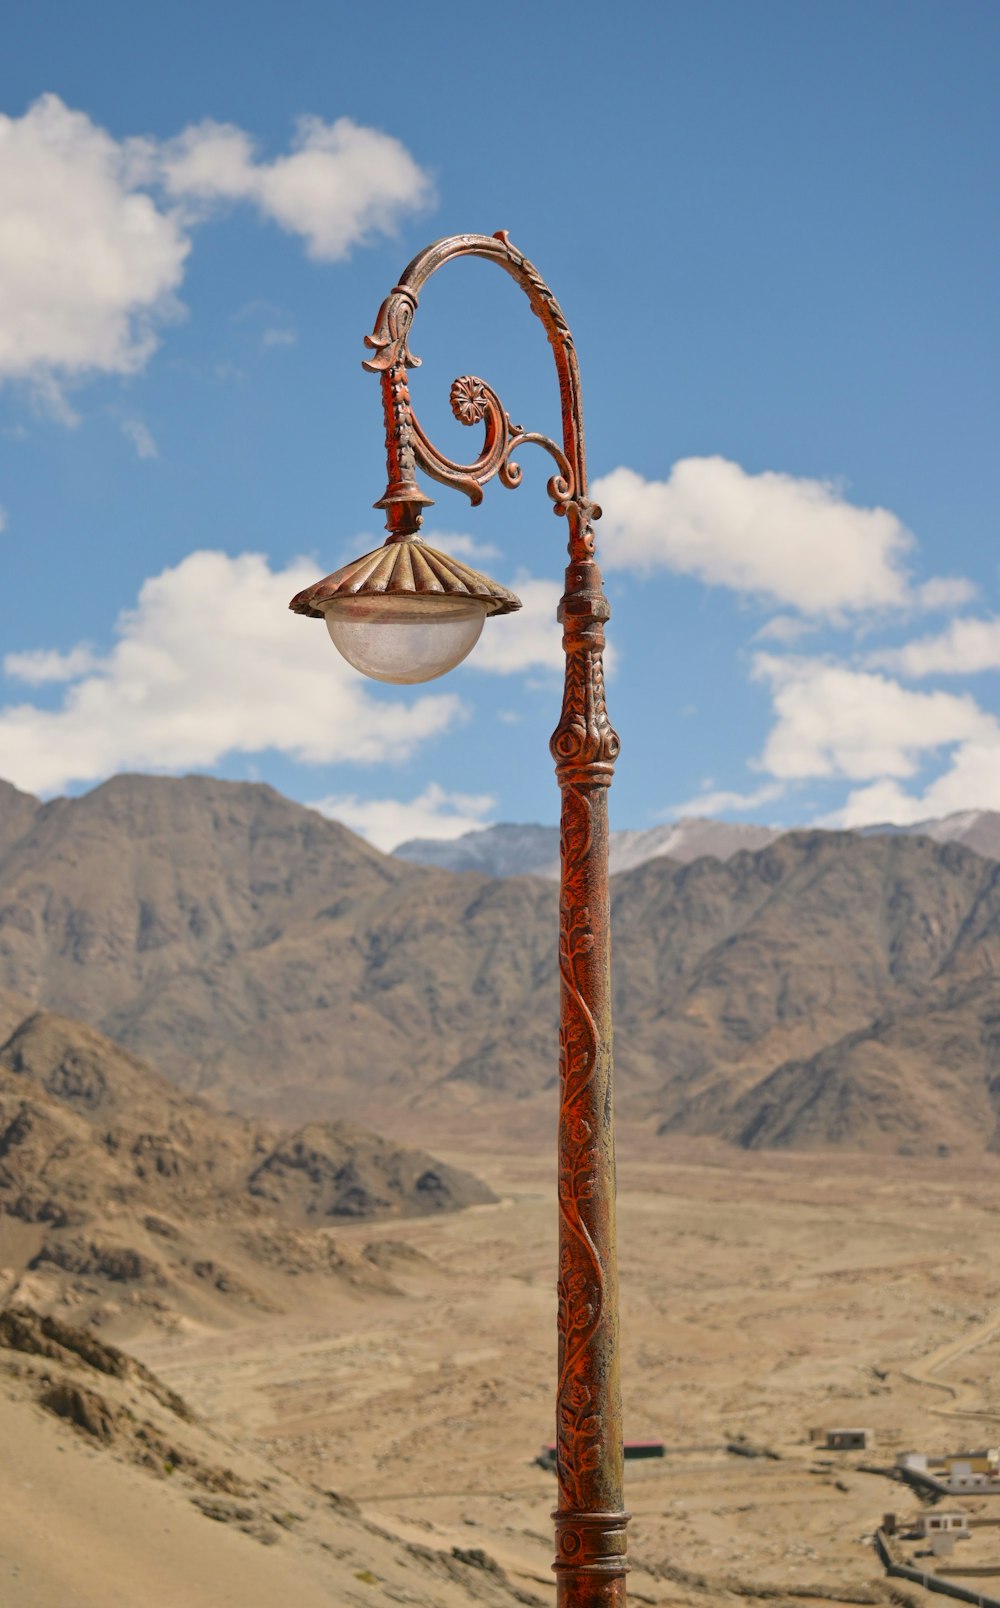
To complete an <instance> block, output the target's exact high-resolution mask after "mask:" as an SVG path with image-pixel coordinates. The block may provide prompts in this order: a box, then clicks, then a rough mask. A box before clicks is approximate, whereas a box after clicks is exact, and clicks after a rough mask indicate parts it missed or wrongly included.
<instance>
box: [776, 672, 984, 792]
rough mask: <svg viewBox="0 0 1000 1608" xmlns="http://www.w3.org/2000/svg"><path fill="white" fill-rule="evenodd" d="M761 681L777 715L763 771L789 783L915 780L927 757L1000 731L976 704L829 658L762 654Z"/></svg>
mask: <svg viewBox="0 0 1000 1608" xmlns="http://www.w3.org/2000/svg"><path fill="white" fill-rule="evenodd" d="M754 676H755V678H756V679H758V680H762V681H766V682H768V683H769V684H770V686H771V689H772V694H773V698H774V710H775V714H776V716H777V720H776V724H775V725H774V727H773V729H772V730H771V732H770V734H769V736H768V738H767V742H766V744H765V746H764V752H763V754H762V756H761V759H760V762H759V763H760V768H761V769H763V770H766V771H767V772H769V773H770V774H771V775H772V776H775V777H779V778H781V779H782V780H783V781H793V780H797V779H803V778H806V777H824V776H826V777H834V776H843V777H848V778H850V779H851V780H859V781H860V780H866V779H868V778H876V777H886V776H897V777H899V776H912V775H913V774H914V773H915V772H916V770H917V769H918V766H919V764H920V762H921V759H922V758H923V757H925V756H928V755H931V754H933V753H935V752H937V751H938V750H940V749H942V748H945V747H948V746H951V745H954V744H956V743H963V742H968V741H972V740H979V739H982V738H988V737H989V735H990V734H991V733H992V732H994V731H996V730H997V724H996V722H995V720H994V719H993V717H992V716H991V715H988V714H986V713H985V712H984V711H983V710H982V709H980V708H979V706H978V704H977V703H976V702H975V700H974V699H973V698H970V697H968V696H963V697H958V696H955V695H954V694H952V693H948V692H913V691H911V690H909V689H908V688H905V687H901V686H900V685H899V683H898V682H897V681H892V680H890V679H889V678H888V677H886V676H882V675H876V674H873V673H871V672H870V671H861V670H852V669H849V668H847V667H846V666H845V665H842V664H837V663H832V662H830V661H828V660H825V659H804V658H794V657H789V658H778V657H776V656H774V655H773V654H763V653H762V654H758V655H757V657H756V659H755V661H754Z"/></svg>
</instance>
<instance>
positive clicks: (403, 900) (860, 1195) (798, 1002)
mask: <svg viewBox="0 0 1000 1608" xmlns="http://www.w3.org/2000/svg"><path fill="white" fill-rule="evenodd" d="M3 803H4V799H3V795H2V792H0V804H3ZM6 805H7V808H6V814H5V813H4V810H3V809H0V894H2V895H3V903H2V905H0V1446H2V1447H3V1452H4V1455H3V1457H2V1458H0V1604H3V1608H7V1605H8V1604H10V1605H11V1608H57V1605H58V1608H147V1605H149V1608H226V1605H229V1604H232V1605H234V1608H235V1605H236V1604H239V1605H240V1608H275V1605H277V1604H285V1603H289V1602H294V1603H295V1604H296V1608H314V1605H315V1608H319V1605H321V1604H324V1605H341V1604H343V1605H345V1608H354V1605H356V1604H369V1605H372V1608H386V1605H388V1604H393V1603H402V1604H406V1603H409V1604H420V1605H429V1608H453V1605H454V1608H458V1605H461V1604H469V1605H472V1604H482V1605H484V1608H508V1605H512V1604H515V1603H523V1604H549V1603H554V1599H555V1589H554V1583H553V1576H552V1574H551V1571H550V1568H549V1565H550V1561H551V1555H552V1542H551V1525H550V1520H549V1513H550V1510H551V1508H552V1505H553V1501H554V1497H555V1482H554V1477H553V1475H552V1474H551V1473H550V1472H548V1471H547V1470H546V1469H544V1468H543V1467H540V1466H539V1465H538V1464H537V1463H536V1461H535V1458H536V1456H537V1454H538V1452H539V1451H540V1449H541V1447H542V1446H543V1444H544V1443H545V1442H547V1441H549V1440H550V1439H551V1435H552V1419H553V1395H554V1374H555V1294H554V1288H553V1285H554V1271H553V1270H554V1266H555V1235H556V1206H555V1176H554V1148H555V1090H554V1088H553V1086H552V1075H551V1074H552V1067H551V1066H550V1065H549V1062H550V1060H551V1061H554V1051H553V1043H554V1032H553V1031H552V1027H553V1020H554V1016H553V1009H552V1007H553V1005H554V991H553V983H554V978H553V973H552V967H551V961H550V953H551V942H552V937H553V934H554V895H553V892H552V890H551V888H550V887H548V886H547V885H546V884H544V883H542V882H541V881H538V880H536V879H530V878H514V879H512V880H511V881H510V882H509V883H507V884H498V883H496V882H493V881H491V880H490V879H488V878H485V877H482V876H478V875H475V876H473V875H456V874H454V873H448V872H441V871H438V870H431V869H425V868H422V867H409V868H408V867H405V866H400V865H399V864H398V863H394V862H391V861H386V860H385V857H382V856H377V855H376V854H375V853H374V851H371V850H368V849H367V848H366V847H365V846H363V845H359V844H358V843H357V840H353V839H351V838H350V834H347V833H345V832H344V831H343V829H342V828H339V827H336V826H334V825H333V824H332V823H325V822H322V821H320V819H319V817H316V816H313V815H312V814H311V812H308V811H303V810H300V809H298V807H297V806H292V805H289V804H287V801H283V800H279V799H278V798H277V795H274V794H271V793H270V792H269V791H268V790H266V789H257V788H250V787H243V788H241V787H236V786H229V787H227V786H226V785H225V784H215V783H204V782H183V783H156V782H149V781H143V780H141V779H128V778H120V779H118V781H117V782H116V783H115V784H113V785H112V784H109V785H108V787H107V788H106V789H98V790H97V791H96V792H95V793H94V794H92V795H88V798H86V799H83V800H77V801H66V800H61V801H56V802H55V803H54V804H53V805H46V806H39V805H38V804H37V802H36V801H34V800H29V799H27V798H26V797H25V796H24V795H20V794H18V795H14V794H13V790H11V796H10V797H9V798H8V799H7V800H6ZM614 901H615V909H616V913H617V914H616V919H617V920H618V923H619V937H618V940H617V942H618V947H619V953H620V957H621V960H622V961H623V965H622V966H621V967H620V971H619V978H620V980H619V985H618V986H619V995H618V999H617V1006H618V1044H619V1062H620V1066H621V1068H622V1071H623V1076H622V1079H621V1096H622V1098H621V1101H620V1107H621V1119H620V1124H619V1143H618V1150H619V1244H620V1265H621V1285H622V1290H621V1300H622V1383H623V1392H624V1406H625V1432H626V1436H627V1437H628V1438H636V1439H639V1438H655V1439H658V1440H662V1441H663V1442H664V1443H665V1446H666V1455H665V1457H664V1458H663V1459H662V1460H660V1459H657V1460H650V1461H648V1462H645V1463H641V1464H630V1465H629V1466H628V1468H627V1471H626V1473H627V1480H626V1504H627V1506H628V1507H629V1509H630V1511H631V1512H632V1514H633V1519H632V1524H631V1551H632V1565H633V1571H632V1574H631V1576H630V1582H629V1598H630V1601H634V1602H636V1603H648V1604H678V1605H686V1604H692V1605H705V1608H707V1605H708V1603H710V1602H717V1601H731V1602H734V1603H735V1602H736V1601H738V1600H744V1601H745V1600H747V1599H760V1600H761V1601H762V1602H763V1601H768V1602H773V1603H777V1604H799V1605H805V1604H807V1603H809V1602H811V1601H814V1600H817V1599H819V1600H823V1601H827V1602H829V1603H832V1604H837V1603H845V1604H846V1603H859V1602H860V1603H878V1602H887V1603H888V1602H897V1603H904V1602H907V1601H909V1602H920V1601H922V1600H923V1599H924V1598H925V1597H926V1601H927V1602H930V1601H931V1600H932V1599H931V1598H930V1596H929V1595H927V1594H925V1593H924V1592H922V1590H921V1589H920V1588H919V1587H917V1586H911V1585H909V1584H906V1585H905V1587H904V1588H903V1589H902V1590H901V1589H900V1582H898V1581H889V1580H887V1579H886V1578H885V1577H884V1575H883V1572H882V1569H881V1567H880V1565H879V1562H878V1559H877V1557H876V1555H875V1553H874V1552H873V1550H872V1547H871V1536H872V1532H873V1531H874V1529H875V1527H876V1526H877V1525H878V1524H879V1522H880V1521H881V1518H882V1515H883V1513H884V1512H885V1511H887V1510H890V1511H895V1512H897V1513H899V1514H901V1515H906V1514H910V1513H914V1512H916V1511H917V1509H918V1507H919V1502H918V1499H917V1497H916V1494H915V1493H914V1492H913V1491H912V1490H911V1489H910V1488H909V1487H907V1486H905V1485H903V1484H901V1483H899V1482H897V1481H895V1480H894V1479H893V1478H892V1477H891V1475H892V1464H893V1462H894V1459H895V1457H896V1456H897V1454H898V1453H899V1452H901V1451H905V1450H913V1449H919V1450H925V1451H928V1452H931V1453H935V1452H943V1451H948V1450H957V1449H961V1448H967V1447H969V1446H982V1445H986V1444H994V1443H995V1442H996V1441H997V1440H1000V1389H998V1388H997V1386H996V1385H995V1384H994V1378H995V1374H996V1366H995V1365H996V1361H997V1358H998V1355H1000V1263H998V1259H997V1255H996V1251H995V1243H996V1226H997V1222H998V1214H1000V1156H998V1155H997V1154H996V1153H995V1151H994V1150H993V1149H992V1148H991V1142H992V1141H993V1137H994V1132H995V1129H996V1116H997V1103H998V1100H1000V1096H998V1093H997V1087H996V1083H997V1079H996V1061H997V1056H998V1054H1000V1051H998V1034H997V1028H996V1025H995V1024H996V1022H997V1020H998V1017H997V1014H996V1013H995V1011H994V1004H993V1001H994V999H995V998H996V997H997V996H996V989H995V984H994V981H993V977H994V958H993V956H994V949H995V947H996V938H995V934H996V933H997V931H998V927H1000V919H998V916H997V915H996V914H995V912H996V911H997V910H998V909H1000V892H998V868H997V866H996V864H995V863H994V862H993V861H991V860H989V859H986V858H982V857H980V856H978V855H976V854H974V853H972V852H970V851H968V850H966V849H964V848H960V847H957V846H954V845H951V846H944V847H942V846H941V845H938V844H933V843H929V842H926V841H924V840H919V839H915V840H910V841H907V842H900V841H899V840H884V841H879V842H875V841H866V840H859V839H853V838H851V837H850V836H849V835H847V834H796V835H794V836H793V837H791V838H785V839H779V840H777V842H776V843H774V844H772V845H769V846H768V847H767V848H766V849H763V850H761V851H759V852H754V853H749V852H743V853H740V854H738V855H736V856H734V857H733V859H732V860H731V861H728V862H726V863H723V862H721V861H712V860H698V861H695V862H694V863H693V864H692V865H691V866H688V867H678V866H677V865H675V864H673V863H671V862H669V861H652V862H649V863H648V864H647V865H645V866H640V867H638V868H637V869H636V870H634V871H631V872H628V873H624V874H623V875H622V877H620V878H618V879H616V882H615V891H614ZM512 946H514V950H513V952H512ZM269 957H270V958H269ZM435 965H437V967H438V968H439V971H438V974H437V976H436V975H435ZM449 968H450V971H449ZM296 977H297V979H298V981H296ZM185 999H186V1000H187V1008H186V1009H184V1008H182V1006H183V1002H184V1001H185ZM59 1012H66V1013H68V1014H67V1015H65V1016H64V1015H60V1014H56V1013H59ZM80 1018H85V1019H86V1020H84V1021H81V1020H79V1019H80ZM491 1018H492V1025H491ZM213 1024H215V1026H214V1027H213ZM338 1026H339V1027H340V1028H342V1031H338ZM408 1026H409V1031H410V1036H411V1038H412V1041H413V1043H412V1053H409V1051H410V1049H411V1046H407V1045H406V1036H407V1029H408ZM237 1028H238V1029H239V1031H236V1029H237ZM98 1029H101V1030H102V1031H98ZM213 1031H214V1032H215V1034H216V1036H215V1038H214V1039H213V1037H212V1033H213ZM108 1032H110V1033H111V1034H112V1038H113V1039H118V1040H119V1041H121V1042H119V1043H115V1042H113V1041H112V1040H111V1039H108V1038H106V1037H104V1034H105V1033H108ZM435 1034H436V1035H437V1036H436V1038H435ZM171 1035H172V1037H171ZM122 1043H124V1044H126V1045H127V1049H123V1048H122V1047H121V1045H122ZM192 1045H196V1046H198V1047H199V1058H198V1059H197V1062H196V1063H192V1061H191V1059H190V1052H191V1046H192ZM139 1056H142V1057H147V1058H148V1060H149V1061H151V1062H152V1064H153V1066H154V1067H155V1068H156V1069H157V1070H156V1071H153V1070H151V1068H150V1067H149V1066H148V1065H147V1064H145V1062H144V1060H140V1059H139V1058H138V1057H139ZM366 1057H367V1066H366ZM269 1067H270V1073H269V1071H268V1068H269ZM369 1072H370V1075H366V1074H367V1073H369ZM164 1073H166V1074H167V1077H164V1076H162V1075H161V1074H164ZM168 1079H169V1081H168ZM283 1087H284V1088H285V1089H286V1090H287V1097H283V1095H282V1088H283ZM196 1090H197V1091H200V1092H199V1093H195V1092H194V1091H196ZM352 1093H353V1094H354V1096H355V1097H354V1098H353V1101H352ZM286 1111H287V1115H286ZM345 1119H349V1120H345ZM374 1129H377V1130H378V1131H377V1132H374V1131H372V1130H374ZM119 1348H121V1349H119ZM833 1425H847V1426H855V1425H861V1426H866V1427H869V1428H870V1429H871V1430H872V1431H873V1433H874V1445H873V1446H872V1447H871V1448H870V1449H868V1450H866V1451H865V1452H862V1453H833V1452H827V1451H825V1450H822V1449H821V1448H819V1447H818V1446H816V1445H815V1444H813V1443H811V1442H810V1438H809V1431H810V1429H811V1428H813V1427H814V1426H833ZM990 1500H991V1499H990V1498H980V1499H979V1506H980V1507H981V1508H983V1510H984V1511H986V1507H988V1503H989V1501H990ZM993 1500H995V1499H993ZM984 1504H985V1505H986V1507H984ZM983 1533H984V1534H985V1533H986V1532H983ZM976 1545H977V1547H979V1551H980V1552H983V1548H984V1546H985V1552H986V1553H988V1552H989V1547H988V1546H986V1544H985V1543H983V1545H980V1543H979V1542H978V1541H977V1543H976ZM996 1555H997V1563H998V1569H1000V1544H998V1545H997V1547H996ZM984 1558H985V1553H984ZM977 1561H982V1560H979V1559H978V1557H977ZM985 1561H986V1562H989V1558H985ZM982 1588H983V1589H985V1590H986V1591H991V1589H992V1583H991V1582H989V1581H984V1582H983V1583H982Z"/></svg>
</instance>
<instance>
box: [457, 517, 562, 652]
mask: <svg viewBox="0 0 1000 1608" xmlns="http://www.w3.org/2000/svg"><path fill="white" fill-rule="evenodd" d="M449 540H450V538H449ZM512 589H513V591H515V592H516V593H517V595H518V597H519V598H520V599H521V605H522V606H521V608H520V609H519V610H518V611H517V613H516V614H501V615H499V616H498V618H497V619H495V620H487V621H486V624H485V625H484V626H483V634H482V636H481V637H480V638H479V642H478V643H477V645H476V648H475V650H474V651H473V652H472V653H471V654H470V655H469V658H468V660H467V663H468V664H469V666H470V668H471V669H473V670H486V671H490V672H492V673H493V674H496V675H501V676H509V675H516V674H518V672H520V671H522V670H560V671H561V670H562V668H563V664H564V658H563V650H562V627H561V626H560V625H559V623H558V621H557V620H556V609H557V608H558V607H559V599H560V598H561V597H562V592H563V589H562V587H561V586H560V584H559V583H558V581H546V580H540V579H538V578H537V577H533V576H530V575H516V576H515V577H514V581H513V583H512Z"/></svg>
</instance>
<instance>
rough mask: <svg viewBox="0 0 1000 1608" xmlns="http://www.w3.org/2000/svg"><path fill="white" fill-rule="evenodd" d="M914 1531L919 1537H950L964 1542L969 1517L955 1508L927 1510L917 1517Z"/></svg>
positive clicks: (967, 1530) (967, 1532)
mask: <svg viewBox="0 0 1000 1608" xmlns="http://www.w3.org/2000/svg"><path fill="white" fill-rule="evenodd" d="M916 1530H917V1534H918V1535H919V1536H932V1537H933V1536H935V1535H950V1536H953V1537H954V1538H955V1539H956V1540H958V1541H964V1540H965V1539H966V1538H967V1537H968V1534H969V1515H968V1514H967V1513H962V1512H960V1511H959V1510H958V1509H957V1508H952V1509H950V1510H949V1509H946V1508H929V1509H928V1510H927V1512H926V1513H920V1514H918V1515H917V1521H916Z"/></svg>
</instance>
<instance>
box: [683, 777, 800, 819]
mask: <svg viewBox="0 0 1000 1608" xmlns="http://www.w3.org/2000/svg"><path fill="white" fill-rule="evenodd" d="M784 792H785V784H784V783H783V782H764V783H763V784H762V785H761V786H760V787H755V788H753V789H752V790H751V791H750V792H749V793H740V792H736V791H732V790H727V789H726V788H718V789H715V790H713V789H712V788H711V786H710V785H709V784H706V785H705V787H704V788H703V791H702V792H700V793H698V794H696V795H695V797H694V798H689V799H686V800H685V802H684V803H683V804H671V806H670V808H669V809H668V810H664V811H663V817H664V819H665V820H675V819H680V818H681V817H683V816H685V815H722V814H724V813H726V812H727V811H729V810H734V811H735V812H736V813H737V814H740V813H742V811H744V810H757V809H760V807H761V805H762V804H773V803H774V802H775V800H776V799H779V798H781V796H782V794H783V793H784Z"/></svg>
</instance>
